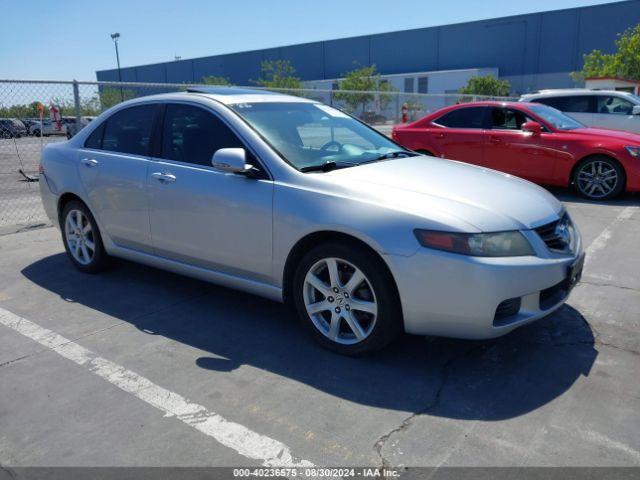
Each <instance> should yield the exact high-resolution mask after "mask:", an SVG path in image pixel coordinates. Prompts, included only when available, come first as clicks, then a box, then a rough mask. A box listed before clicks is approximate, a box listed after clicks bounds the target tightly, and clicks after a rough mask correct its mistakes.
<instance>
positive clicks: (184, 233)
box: [147, 103, 273, 281]
mask: <svg viewBox="0 0 640 480" xmlns="http://www.w3.org/2000/svg"><path fill="white" fill-rule="evenodd" d="M220 148H245V150H246V152H247V155H248V157H247V163H251V164H253V165H255V166H258V165H259V163H258V161H257V159H256V158H255V157H253V156H252V154H251V151H250V150H249V149H247V147H246V146H245V145H244V143H243V142H242V141H241V140H240V139H239V137H238V136H237V135H236V134H235V133H234V132H233V131H232V130H231V128H230V127H229V126H228V125H227V124H226V123H225V122H224V121H223V120H222V119H221V118H220V117H219V116H218V115H217V114H214V113H213V112H212V111H210V110H208V109H205V108H203V107H201V106H199V105H194V104H188V103H170V104H167V105H166V107H165V112H164V120H163V126H162V139H161V149H160V152H159V153H158V154H157V156H156V157H155V158H154V161H153V163H152V167H151V168H150V169H149V172H148V176H147V183H148V186H149V202H150V221H151V233H152V236H153V244H154V248H155V252H156V254H157V255H160V256H162V257H165V258H170V259H173V260H178V261H181V262H185V263H189V264H191V265H197V266H200V267H203V268H207V269H210V270H215V271H218V272H224V273H228V274H231V275H235V276H241V277H244V278H251V279H253V280H257V281H268V280H269V279H270V278H271V277H272V270H271V265H272V263H271V258H272V252H271V249H272V211H273V182H272V181H271V180H270V179H269V178H268V176H267V175H266V172H265V170H264V169H263V168H260V167H258V168H260V169H261V171H262V172H265V174H264V175H263V176H262V177H259V178H248V177H246V176H242V175H236V174H232V173H225V172H221V171H219V170H216V169H214V168H213V167H212V166H211V158H212V156H213V154H214V152H215V151H217V150H218V149H220Z"/></svg>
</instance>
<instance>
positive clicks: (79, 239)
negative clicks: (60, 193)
mask: <svg viewBox="0 0 640 480" xmlns="http://www.w3.org/2000/svg"><path fill="white" fill-rule="evenodd" d="M60 230H61V231H62V241H63V243H64V248H65V250H66V252H67V255H68V257H69V259H70V260H71V263H73V265H74V266H75V267H76V268H77V269H78V270H80V271H81V272H84V273H98V272H101V271H103V270H104V269H105V268H106V267H107V265H108V260H109V257H108V255H107V252H106V250H105V249H104V244H103V243H102V237H101V236H100V231H99V230H98V225H97V223H96V221H95V219H94V218H93V215H92V214H91V212H90V211H89V209H88V208H87V206H86V205H85V204H84V203H82V202H80V201H77V200H72V201H70V202H69V203H67V204H66V205H65V206H64V208H63V210H62V215H61V229H60Z"/></svg>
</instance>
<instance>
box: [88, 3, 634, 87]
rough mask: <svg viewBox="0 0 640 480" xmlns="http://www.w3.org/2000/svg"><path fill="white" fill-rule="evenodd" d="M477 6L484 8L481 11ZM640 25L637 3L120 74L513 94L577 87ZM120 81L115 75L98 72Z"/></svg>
mask: <svg viewBox="0 0 640 480" xmlns="http://www.w3.org/2000/svg"><path fill="white" fill-rule="evenodd" d="M480 5H481V4H479V7H478V8H480ZM638 23H640V0H627V1H622V2H616V3H610V4H604V5H596V6H590V7H581V8H572V9H565V10H555V11H550V12H540V13H532V14H526V15H517V16H511V17H503V18H496V19H491V20H482V21H476V22H468V23H460V24H454V25H445V26H438V27H429V28H420V29H415V30H405V31H397V32H390V33H381V34H375V35H365V36H360V37H352V38H343V39H337V40H325V41H321V42H313V43H305V44H300V45H291V46H284V47H277V48H268V49H264V50H253V51H248V52H239V53H230V54H225V55H214V56H210V57H201V58H194V59H189V60H178V61H173V62H166V63H156V64H152V65H141V66H135V67H127V68H122V69H121V72H120V73H121V76H122V80H123V81H130V82H159V83H198V82H199V81H201V79H202V77H205V76H209V75H213V76H220V77H226V78H228V79H229V81H231V82H232V83H234V84H236V85H251V83H252V80H255V79H257V78H259V77H260V63H261V62H262V61H263V60H278V59H283V60H289V61H291V63H292V64H293V66H294V67H295V69H296V75H297V76H298V77H300V78H301V79H302V80H303V81H305V83H306V84H307V85H308V86H309V87H311V88H322V89H332V88H335V86H336V84H337V79H339V78H341V77H342V76H343V75H344V74H345V73H346V72H348V71H350V70H353V69H354V68H355V66H368V65H372V64H375V65H376V66H377V68H378V71H379V72H380V73H381V74H382V78H384V79H385V80H387V81H389V82H390V83H392V84H393V86H394V87H395V88H396V89H397V90H399V91H402V92H416V93H448V92H454V91H457V90H458V89H459V88H460V87H461V86H462V85H464V84H465V83H466V81H467V80H468V78H469V77H470V76H472V75H486V74H492V75H495V76H498V77H500V78H502V79H505V80H508V81H509V82H510V83H511V87H512V93H514V94H518V93H526V92H529V91H532V90H537V89H541V88H560V87H572V86H574V83H573V81H572V79H571V78H570V76H569V73H570V72H572V71H576V70H580V69H581V67H582V59H583V55H584V54H585V53H588V52H590V51H592V50H594V49H599V50H602V51H603V52H605V53H610V52H612V51H614V49H615V44H614V42H615V40H616V37H617V35H618V34H619V33H621V32H623V31H624V30H625V29H627V28H629V27H632V26H635V25H636V24H638ZM96 76H97V79H98V80H102V81H117V80H118V71H117V69H112V70H102V71H98V72H96Z"/></svg>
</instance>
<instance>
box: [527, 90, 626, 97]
mask: <svg viewBox="0 0 640 480" xmlns="http://www.w3.org/2000/svg"><path fill="white" fill-rule="evenodd" d="M560 95H563V96H575V95H625V96H627V95H631V94H630V93H629V92H624V91H620V90H593V89H590V88H565V89H562V88H557V89H547V90H540V91H537V92H532V93H527V94H525V95H522V97H521V98H533V97H536V98H539V97H547V96H548V97H557V96H560Z"/></svg>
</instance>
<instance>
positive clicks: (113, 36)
mask: <svg viewBox="0 0 640 480" xmlns="http://www.w3.org/2000/svg"><path fill="white" fill-rule="evenodd" d="M119 38H120V34H119V33H118V32H116V33H112V34H111V40H113V44H114V45H115V46H116V62H117V63H118V81H119V82H120V83H122V73H121V72H120V53H119V52H118V39H119ZM120 101H121V102H124V93H123V92H122V85H120Z"/></svg>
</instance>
